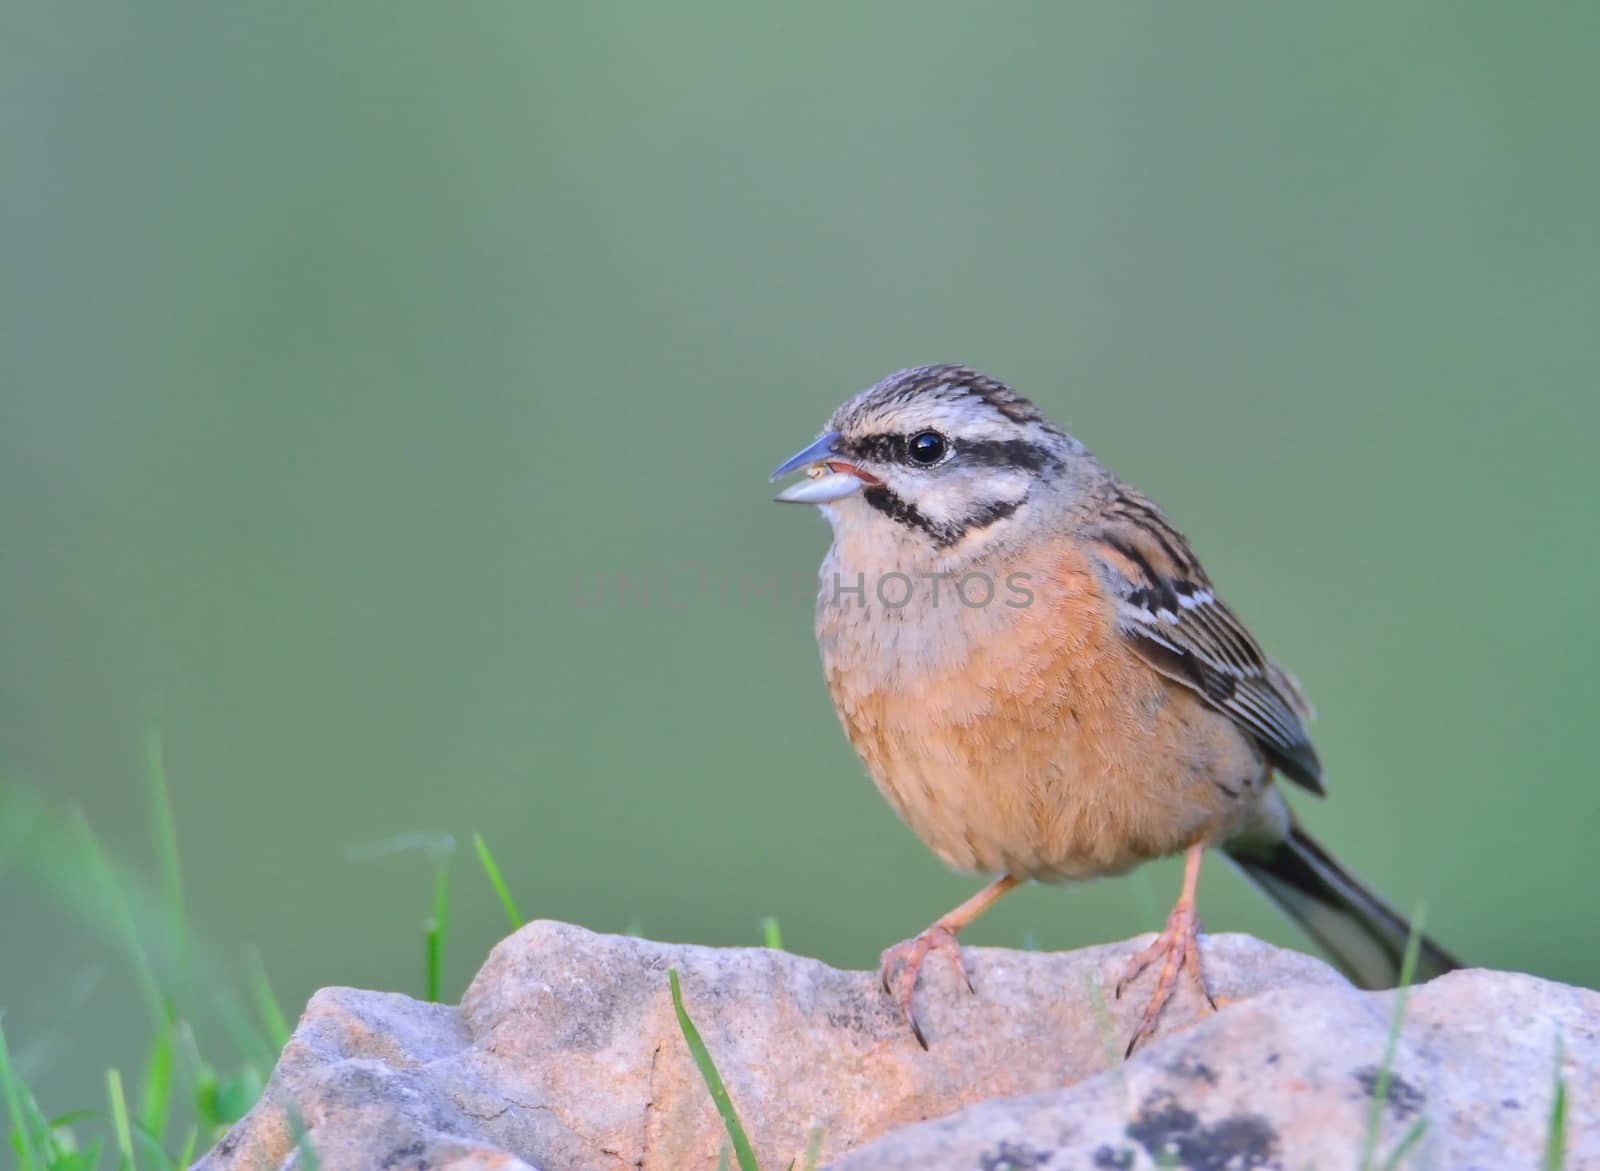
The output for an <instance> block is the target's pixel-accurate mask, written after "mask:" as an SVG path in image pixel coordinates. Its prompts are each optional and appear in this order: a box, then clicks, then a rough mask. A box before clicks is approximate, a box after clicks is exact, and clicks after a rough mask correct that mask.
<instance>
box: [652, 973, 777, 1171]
mask: <svg viewBox="0 0 1600 1171" xmlns="http://www.w3.org/2000/svg"><path fill="white" fill-rule="evenodd" d="M667 983H668V985H669V986H670V987H671V989H672V1011H673V1012H674V1013H676V1014H677V1017H678V1029H679V1031H680V1032H682V1033H683V1040H684V1043H685V1044H686V1045H688V1046H689V1055H690V1056H691V1057H693V1058H694V1063H695V1066H696V1067H697V1068H698V1069H699V1070H700V1077H701V1079H702V1080H703V1081H704V1082H705V1083H706V1089H707V1090H709V1091H710V1093H711V1101H712V1103H713V1104H714V1105H715V1106H716V1108H717V1113H718V1114H720V1115H722V1125H723V1127H724V1129H726V1130H727V1132H728V1141H729V1142H730V1143H732V1144H733V1155H734V1158H735V1159H737V1160H738V1162H739V1171H761V1168H760V1167H759V1166H758V1165H757V1163H756V1153H755V1150H754V1149H753V1148H752V1147H751V1146H750V1139H749V1138H748V1137H747V1136H746V1135H745V1133H744V1124H743V1123H741V1122H740V1121H739V1113H738V1111H736V1110H735V1109H734V1108H733V1099H732V1098H730V1097H729V1096H728V1087H727V1086H726V1085H724V1084H723V1081H722V1075H721V1074H719V1073H718V1072H717V1064H716V1062H715V1061H713V1060H712V1059H711V1050H709V1049H707V1048H706V1043H705V1041H704V1040H702V1039H701V1037H700V1030H699V1029H697V1028H695V1027H694V1021H692V1020H690V1019H689V1010H688V1009H686V1008H684V1007H683V990H682V989H681V988H680V987H679V986H678V969H676V968H668V969H667Z"/></svg>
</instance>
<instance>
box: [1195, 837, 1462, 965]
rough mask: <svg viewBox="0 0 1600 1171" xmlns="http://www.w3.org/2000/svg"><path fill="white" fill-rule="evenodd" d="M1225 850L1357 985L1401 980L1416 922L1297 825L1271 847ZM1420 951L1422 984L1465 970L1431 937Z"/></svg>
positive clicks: (1257, 845)
mask: <svg viewBox="0 0 1600 1171" xmlns="http://www.w3.org/2000/svg"><path fill="white" fill-rule="evenodd" d="M1225 850H1226V853H1227V855H1228V857H1229V858H1231V859H1232V860H1233V861H1234V862H1235V863H1236V864H1237V865H1238V866H1239V868H1240V869H1241V870H1243V871H1244V872H1245V875H1246V876H1247V877H1248V878H1249V879H1250V880H1251V881H1252V882H1254V883H1255V884H1256V885H1257V886H1259V887H1260V888H1261V889H1262V891H1263V892H1264V893H1265V894H1266V896H1267V897H1268V898H1270V899H1271V900H1272V901H1273V902H1275V903H1277V904H1278V906H1279V907H1281V908H1282V909H1283V910H1284V911H1285V912H1286V913H1287V914H1288V915H1289V917H1290V918H1292V919H1293V920H1295V922H1297V923H1299V924H1300V925H1301V926H1302V927H1304V928H1305V929H1306V931H1307V932H1308V933H1309V934H1310V935H1311V937H1312V938H1314V939H1315V940H1316V941H1317V942H1318V943H1320V944H1321V945H1322V946H1323V947H1324V948H1326V949H1327V951H1328V954H1329V955H1330V956H1332V957H1333V960H1334V962H1335V963H1336V964H1338V966H1339V967H1340V968H1341V969H1342V970H1343V971H1344V973H1345V975H1347V976H1349V977H1350V979H1351V980H1353V981H1354V982H1355V983H1357V984H1359V985H1361V986H1362V987H1364V988H1392V987H1394V986H1395V985H1396V984H1398V983H1399V982H1400V964H1401V959H1402V957H1404V955H1405V950H1406V940H1407V939H1408V938H1409V937H1410V934H1411V925H1410V924H1409V923H1407V922H1406V920H1405V919H1404V918H1403V917H1402V916H1400V915H1399V914H1398V913H1396V911H1395V910H1394V908H1392V907H1391V906H1389V904H1388V903H1386V902H1384V901H1383V900H1382V899H1381V898H1379V897H1378V896H1377V895H1376V894H1374V893H1373V892H1372V891H1370V890H1368V889H1367V888H1366V886H1364V885H1363V884H1362V883H1361V882H1360V881H1359V880H1358V879H1356V878H1354V877H1353V876H1352V875H1351V874H1350V873H1349V872H1348V871H1347V870H1345V868H1344V867H1342V866H1340V865H1339V863H1338V862H1336V861H1334V859H1333V857H1332V855H1330V854H1329V853H1328V852H1327V851H1326V850H1324V849H1323V848H1322V847H1321V846H1319V845H1318V844H1317V843H1316V842H1315V841H1313V840H1312V838H1311V836H1310V835H1309V834H1307V833H1306V832H1305V830H1303V829H1301V828H1300V827H1299V826H1298V825H1291V826H1290V827H1289V833H1288V836H1287V837H1285V838H1283V839H1282V840H1280V841H1277V842H1272V843H1260V842H1250V843H1248V844H1247V843H1243V842H1240V843H1238V844H1234V843H1229V844H1228V845H1227V846H1226V847H1225ZM1419 942H1420V944H1421V946H1420V948H1419V949H1418V952H1417V970H1416V974H1415V977H1414V978H1415V979H1416V980H1417V981H1418V982H1421V981H1423V980H1431V979H1433V977H1435V976H1438V975H1442V974H1443V973H1445V972H1449V971H1453V970H1454V969H1456V968H1459V967H1461V966H1462V965H1461V962H1460V961H1459V960H1457V959H1456V958H1455V957H1454V956H1452V955H1451V954H1450V953H1449V952H1447V951H1445V950H1444V948H1442V947H1440V946H1439V945H1438V944H1437V943H1435V942H1434V941H1433V940H1431V939H1429V938H1428V937H1427V936H1426V935H1424V936H1423V937H1422V938H1421V940H1420V941H1419Z"/></svg>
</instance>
